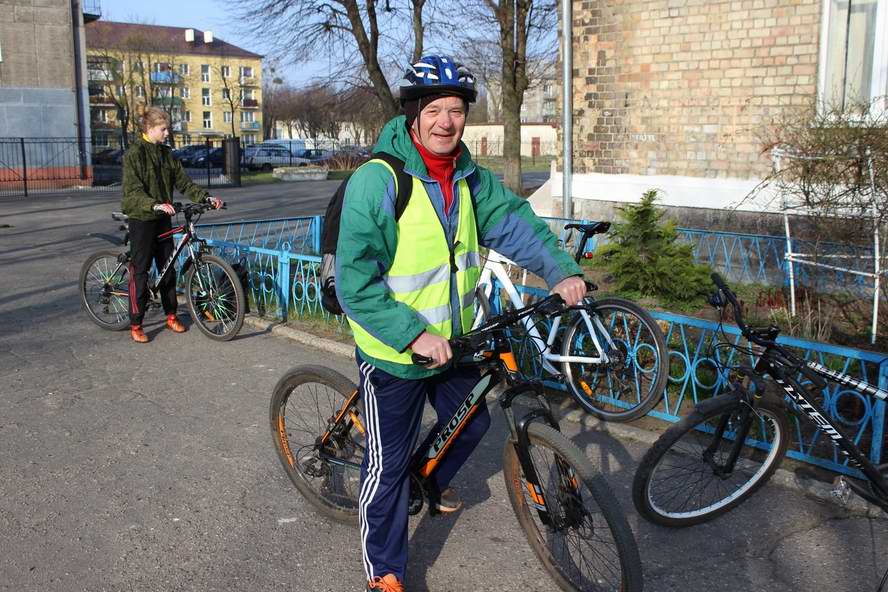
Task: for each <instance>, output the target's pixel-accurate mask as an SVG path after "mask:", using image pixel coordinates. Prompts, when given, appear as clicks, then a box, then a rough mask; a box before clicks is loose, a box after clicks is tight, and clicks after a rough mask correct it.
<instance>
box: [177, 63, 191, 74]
mask: <svg viewBox="0 0 888 592" xmlns="http://www.w3.org/2000/svg"><path fill="white" fill-rule="evenodd" d="M179 74H181V75H182V76H188V75H189V74H191V68H189V67H188V64H179Z"/></svg>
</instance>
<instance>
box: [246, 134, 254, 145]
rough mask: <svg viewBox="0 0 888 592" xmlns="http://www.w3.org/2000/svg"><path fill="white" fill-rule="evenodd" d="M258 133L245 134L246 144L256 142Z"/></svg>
mask: <svg viewBox="0 0 888 592" xmlns="http://www.w3.org/2000/svg"><path fill="white" fill-rule="evenodd" d="M255 143H256V134H244V144H255Z"/></svg>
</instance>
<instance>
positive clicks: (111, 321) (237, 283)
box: [80, 203, 246, 341]
mask: <svg viewBox="0 0 888 592" xmlns="http://www.w3.org/2000/svg"><path fill="white" fill-rule="evenodd" d="M173 205H174V207H175V208H176V212H181V213H182V214H183V215H184V217H185V223H184V224H183V225H181V226H179V227H176V228H173V229H172V230H170V231H168V232H165V233H163V234H161V235H159V236H158V240H172V237H173V235H175V234H178V233H181V234H182V237H181V238H180V239H179V242H178V244H176V248H175V249H174V250H173V254H172V255H171V256H170V258H169V259H168V260H167V262H166V263H165V264H164V266H163V269H162V270H160V272H159V273H158V274H156V275H155V274H152V276H153V279H152V280H150V281H149V286H148V291H149V294H150V299H149V301H148V306H147V308H148V309H151V308H159V307H160V302H159V300H158V293H157V290H158V285H159V284H160V282H161V280H162V279H163V278H164V277H165V276H166V275H167V274H168V273H169V272H170V269H172V267H173V265H175V263H176V260H177V259H178V257H179V255H181V254H182V253H183V252H186V251H187V254H186V255H185V263H184V264H183V265H182V270H181V277H183V278H184V282H185V283H184V291H185V301H186V302H187V303H188V311H189V312H190V313H191V317H192V318H193V319H194V323H195V325H197V327H198V328H199V329H200V330H201V332H203V334H204V335H206V336H207V337H209V338H211V339H216V340H219V341H228V340H229V339H231V338H233V337H234V336H235V335H237V332H238V331H240V328H241V326H242V325H243V324H244V313H245V311H246V298H245V296H244V288H243V285H242V284H241V280H240V278H239V277H238V275H237V273H236V272H235V271H234V269H232V267H231V265H229V264H228V262H226V261H225V260H223V259H221V258H219V257H216V256H215V255H210V254H209V253H206V252H204V248H205V245H206V241H204V240H203V239H201V238H198V236H197V232H196V229H195V224H196V223H197V221H198V220H199V219H200V216H201V214H203V213H204V212H206V211H207V210H210V209H212V206H211V205H209V204H202V203H201V204H195V203H189V204H185V205H182V204H180V203H175V204H173ZM111 217H112V218H113V219H114V220H117V221H119V222H124V224H123V225H122V226H121V227H120V230H122V231H124V238H123V241H118V240H116V237H106V236H103V235H99V236H103V238H106V239H108V240H110V241H111V242H122V244H123V245H124V246H126V245H127V244H129V226H128V224H127V220H128V218H127V216H125V215H124V214H121V213H119V212H114V213H113V214H111ZM195 245H196V248H195ZM129 263H130V253H129V251H128V250H127V251H124V252H120V251H115V250H102V251H98V252H96V253H93V254H92V255H90V257H89V258H88V259H87V260H86V263H84V264H83V267H82V268H81V270H80V301H81V303H82V304H83V308H84V309H85V310H86V312H87V314H88V315H89V318H90V319H92V321H93V322H94V323H95V324H97V325H98V326H99V327H101V328H103V329H109V330H112V331H120V330H122V329H126V328H127V327H128V326H129V324H130V320H129V309H130V306H131V300H130V285H129Z"/></svg>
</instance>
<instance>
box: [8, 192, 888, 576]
mask: <svg viewBox="0 0 888 592" xmlns="http://www.w3.org/2000/svg"><path fill="white" fill-rule="evenodd" d="M336 183H337V182H335V181H326V182H316V183H311V182H307V183H298V184H275V185H264V186H256V187H250V188H241V189H225V190H221V191H219V195H220V196H222V197H223V199H225V200H226V201H228V202H229V204H230V208H229V209H228V210H227V211H224V212H219V213H211V214H208V215H207V217H206V218H205V220H204V221H206V222H217V221H221V220H226V219H228V220H236V219H261V218H273V217H284V216H294V215H301V214H316V213H319V212H321V211H322V210H323V207H324V206H325V205H326V202H327V200H328V198H329V196H330V195H331V194H332V191H333V189H335V187H336ZM118 200H119V196H118V195H115V194H113V193H100V194H93V193H75V194H70V195H60V196H58V195H42V196H34V197H30V198H15V199H10V198H3V199H0V451H2V452H0V454H2V456H0V549H2V552H0V590H9V591H16V592H18V591H25V590H34V591H41V592H43V591H56V590H58V591H69V590H70V591H81V590H84V591H101V590H114V591H117V590H121V591H124V590H126V591H143V590H144V591H155V590H157V591H168V590H196V591H203V590H214V591H215V590H219V591H223V590H224V591H264V590H300V591H301V590H311V591H341V590H351V591H357V590H361V589H363V588H362V587H363V585H364V584H363V573H362V571H361V562H360V548H359V545H358V538H357V532H356V531H355V530H353V529H351V528H349V527H346V526H341V525H337V524H334V523H330V522H328V521H326V520H325V519H323V518H321V517H320V516H318V515H317V514H316V513H315V512H314V511H313V510H312V509H311V507H310V506H309V505H308V504H307V503H306V502H305V501H304V500H303V499H302V498H301V497H300V496H299V495H298V493H297V492H296V490H295V489H294V488H293V486H292V485H291V484H290V482H289V480H288V479H287V477H286V476H285V474H284V472H283V470H282V469H281V467H280V466H279V464H278V461H277V458H276V457H275V454H274V450H273V447H272V441H271V436H270V429H269V425H268V401H269V398H270V395H271V391H272V388H273V386H274V384H275V382H276V381H277V379H278V378H279V377H280V376H281V374H282V373H283V372H284V371H285V370H286V369H287V368H289V367H291V366H294V365H297V364H306V363H313V364H326V365H329V366H331V367H333V368H336V369H337V370H339V371H341V372H343V373H344V374H346V375H348V376H350V377H352V378H354V377H355V376H356V371H355V368H354V364H353V362H352V361H350V360H349V359H347V358H346V357H340V356H335V355H332V354H330V353H328V352H326V351H324V350H320V349H318V348H316V347H310V346H305V345H302V344H299V343H296V342H294V341H291V340H288V339H286V338H283V337H279V336H276V335H272V334H271V333H270V332H269V331H268V330H264V329H257V328H255V327H252V326H245V327H244V329H243V330H242V333H241V335H239V336H238V338H237V339H235V340H234V341H231V342H229V343H216V342H213V341H210V340H208V339H206V338H205V337H203V336H202V335H201V334H200V333H199V332H198V331H197V330H191V331H189V332H188V333H185V334H184V335H175V334H173V333H171V332H168V331H165V330H163V329H162V326H161V320H162V319H161V318H160V315H155V316H153V317H150V318H149V319H148V322H147V332H148V334H149V335H150V336H151V337H152V341H151V343H150V344H147V345H138V344H135V343H133V342H132V341H131V340H130V339H129V337H128V335H127V333H126V332H123V333H114V332H107V331H103V330H101V329H99V328H98V327H96V326H95V325H93V324H92V323H91V322H90V321H89V320H88V319H87V317H86V315H85V314H84V313H83V312H82V311H81V310H80V305H79V301H78V294H77V287H76V283H77V277H78V273H79V270H80V265H81V263H82V262H83V261H84V260H85V259H86V257H87V256H88V254H89V253H91V252H92V251H94V250H96V249H99V248H103V247H105V246H107V245H106V244H105V243H103V242H102V241H100V240H99V239H96V238H93V237H90V236H89V234H90V233H94V232H106V233H107V232H113V231H114V228H115V226H116V225H115V224H114V223H113V222H112V221H111V220H110V217H109V213H110V212H111V211H112V210H114V209H117V208H118ZM182 312H183V313H184V310H183V311H182ZM491 411H492V413H493V417H494V419H495V421H494V424H493V427H492V428H491V431H490V433H489V434H488V435H487V436H486V438H485V439H484V441H483V442H482V444H481V446H480V448H479V450H478V451H477V453H476V454H475V455H474V456H473V458H472V459H471V460H470V461H469V463H468V464H467V465H466V467H465V468H464V469H463V471H462V472H461V473H460V475H459V476H458V477H457V479H456V482H455V486H456V487H457V488H458V490H459V491H460V493H461V495H462V496H463V498H464V499H465V501H466V502H467V504H466V508H465V509H463V510H462V511H460V512H458V513H457V515H455V516H449V517H436V518H430V517H428V516H427V515H425V514H423V515H421V516H418V517H416V518H415V519H414V520H413V521H412V523H411V543H410V544H411V546H410V553H411V556H410V564H409V576H408V588H407V589H408V590H410V591H411V592H415V591H424V590H433V591H442V592H443V591H447V592H449V591H454V592H456V591H461V590H485V591H486V590H489V591H500V590H502V591H506V590H509V591H511V590H527V591H547V592H548V591H554V590H555V589H556V588H555V586H554V585H553V584H552V582H551V581H550V580H549V578H548V576H547V575H546V573H545V572H544V571H543V570H542V569H541V568H540V567H539V565H538V563H537V560H536V558H535V557H534V556H533V554H532V552H531V551H530V548H529V546H528V545H527V543H526V541H525V540H524V538H523V537H524V535H523V533H522V531H521V530H520V529H519V527H518V524H517V522H516V520H515V519H514V516H513V514H512V510H511V507H510V505H509V502H508V499H507V495H506V491H505V487H504V484H503V479H502V473H501V470H500V462H501V460H500V459H501V455H502V447H503V442H504V439H505V433H504V428H503V422H502V421H501V418H499V416H498V413H499V412H498V411H497V410H496V409H492V410H491ZM564 429H565V432H566V433H568V434H569V435H570V436H571V437H572V438H573V439H574V441H575V442H577V443H578V444H579V445H581V446H582V447H583V448H584V449H585V451H586V453H587V456H588V457H589V458H590V459H591V460H592V461H593V463H594V464H595V465H596V466H597V467H599V469H600V470H601V471H602V473H604V474H605V475H607V478H608V480H609V482H610V483H611V485H612V487H613V489H614V491H615V494H616V495H617V496H618V497H619V499H620V502H621V504H622V507H623V508H624V510H625V511H626V513H627V515H628V518H629V522H630V524H631V526H632V528H633V530H634V532H635V536H636V538H637V541H638V545H639V549H640V552H641V557H642V560H643V563H644V571H645V583H646V588H645V589H646V590H648V591H654V592H673V591H675V592H678V591H681V592H698V591H699V592H704V591H705V592H709V591H712V590H718V591H720V592H747V591H749V592H752V591H768V592H790V591H796V590H830V591H833V592H861V591H871V590H872V591H874V590H875V588H876V584H877V582H878V579H879V578H880V577H881V575H882V573H883V571H884V570H885V569H886V568H888V555H886V551H888V528H886V527H888V523H886V522H885V520H883V519H881V518H875V519H874V518H869V517H866V516H862V515H859V514H851V513H848V512H847V511H846V510H843V509H841V508H838V507H836V506H833V505H831V504H825V503H822V502H820V501H817V500H813V499H809V498H807V497H805V496H804V495H802V494H801V493H799V492H798V491H795V490H792V489H786V488H783V487H780V486H777V485H773V484H769V485H768V486H766V487H765V488H764V489H763V490H762V491H761V492H759V493H758V494H757V495H756V496H755V497H754V498H753V499H752V500H750V501H749V502H747V503H746V504H744V505H743V506H741V507H740V508H738V509H737V510H735V511H733V512H731V513H730V514H728V515H726V516H724V517H722V518H720V519H717V520H715V521H713V522H710V523H708V524H705V525H701V526H698V527H694V528H689V529H684V530H669V529H664V528H662V527H657V526H653V525H651V524H648V523H646V522H645V521H644V520H642V519H641V518H639V516H638V515H637V514H636V513H635V511H634V509H633V507H632V503H631V497H630V489H629V487H630V484H631V479H632V475H633V472H634V470H635V466H636V463H637V461H638V459H639V458H640V457H641V455H642V454H643V453H644V451H645V448H646V445H644V444H642V443H639V442H637V441H634V440H628V439H618V438H615V437H613V436H612V435H610V434H608V433H607V431H606V430H601V429H594V428H589V427H587V426H586V425H585V424H580V423H573V422H564Z"/></svg>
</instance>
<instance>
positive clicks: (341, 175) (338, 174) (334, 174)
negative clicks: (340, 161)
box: [327, 170, 355, 181]
mask: <svg viewBox="0 0 888 592" xmlns="http://www.w3.org/2000/svg"><path fill="white" fill-rule="evenodd" d="M353 172H355V171H354V170H341V171H330V172H329V173H327V180H328V181H343V180H345V179H347V178H348V176H349V175H351V174H352V173H353Z"/></svg>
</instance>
